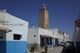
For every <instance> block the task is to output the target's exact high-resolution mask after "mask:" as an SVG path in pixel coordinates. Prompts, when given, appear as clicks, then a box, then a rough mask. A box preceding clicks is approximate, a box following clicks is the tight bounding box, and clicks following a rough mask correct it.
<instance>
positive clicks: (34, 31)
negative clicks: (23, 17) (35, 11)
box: [27, 28, 40, 44]
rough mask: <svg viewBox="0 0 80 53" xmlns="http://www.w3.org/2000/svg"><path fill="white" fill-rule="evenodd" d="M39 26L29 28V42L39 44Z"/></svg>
mask: <svg viewBox="0 0 80 53" xmlns="http://www.w3.org/2000/svg"><path fill="white" fill-rule="evenodd" d="M38 31H39V29H38V28H29V30H28V37H27V39H28V44H34V43H37V44H39V42H40V41H39V35H38ZM34 35H36V37H34Z"/></svg>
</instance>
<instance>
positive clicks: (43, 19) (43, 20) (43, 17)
mask: <svg viewBox="0 0 80 53" xmlns="http://www.w3.org/2000/svg"><path fill="white" fill-rule="evenodd" d="M38 21H39V22H38V27H41V28H44V29H47V28H48V10H47V8H46V5H45V4H42V7H41V9H40V11H39V20H38Z"/></svg>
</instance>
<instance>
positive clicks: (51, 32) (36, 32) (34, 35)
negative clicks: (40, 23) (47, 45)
mask: <svg viewBox="0 0 80 53" xmlns="http://www.w3.org/2000/svg"><path fill="white" fill-rule="evenodd" d="M40 36H44V37H50V38H52V39H55V38H56V39H58V41H59V42H64V41H67V40H65V38H64V37H66V36H67V35H66V33H65V34H60V33H59V32H58V29H42V28H29V31H28V44H34V43H36V44H40V41H41V40H40ZM52 42H53V45H55V40H52Z"/></svg>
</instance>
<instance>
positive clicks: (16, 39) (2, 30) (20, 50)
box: [0, 10, 28, 53]
mask: <svg viewBox="0 0 80 53" xmlns="http://www.w3.org/2000/svg"><path fill="white" fill-rule="evenodd" d="M6 32H7V33H6ZM27 32H28V22H27V21H24V20H22V19H20V18H18V17H16V16H13V15H11V14H9V13H7V12H6V10H3V11H1V12H0V53H25V52H26V47H27Z"/></svg>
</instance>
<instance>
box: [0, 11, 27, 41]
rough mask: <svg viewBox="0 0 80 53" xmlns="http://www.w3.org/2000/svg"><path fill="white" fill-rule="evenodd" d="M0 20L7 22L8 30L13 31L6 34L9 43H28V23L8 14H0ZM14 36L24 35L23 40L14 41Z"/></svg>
mask: <svg viewBox="0 0 80 53" xmlns="http://www.w3.org/2000/svg"><path fill="white" fill-rule="evenodd" d="M2 18H4V19H2ZM0 19H2V20H1V21H4V22H5V26H6V27H7V28H9V29H10V30H12V31H11V32H8V33H7V34H6V40H7V41H27V33H28V22H26V21H24V20H22V19H20V18H18V17H15V16H13V15H10V14H8V13H2V14H1V13H0ZM21 24H22V25H21ZM13 34H21V35H22V38H21V40H14V39H13Z"/></svg>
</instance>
